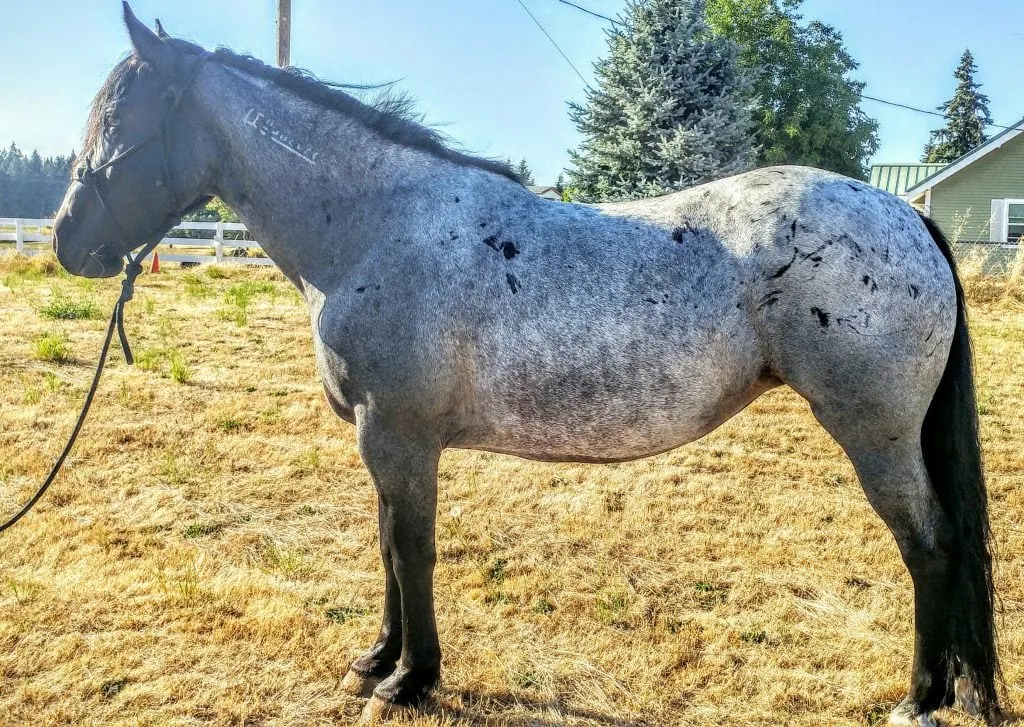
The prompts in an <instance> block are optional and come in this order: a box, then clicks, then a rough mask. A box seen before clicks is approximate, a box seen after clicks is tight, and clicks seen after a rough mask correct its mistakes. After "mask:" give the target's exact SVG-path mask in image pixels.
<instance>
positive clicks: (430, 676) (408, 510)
mask: <svg viewBox="0 0 1024 727" xmlns="http://www.w3.org/2000/svg"><path fill="white" fill-rule="evenodd" d="M357 428H358V437H359V454H360V455H361V456H362V458H363V462H364V463H365V464H366V467H367V469H368V470H369V471H370V476H371V477H372V478H373V482H374V485H375V486H376V488H377V494H378V502H379V512H378V517H379V521H380V539H381V553H382V555H383V558H384V567H385V569H386V570H387V571H388V584H387V591H386V596H385V615H384V624H383V626H382V628H381V637H380V638H379V639H378V643H377V645H376V646H375V647H374V648H373V649H371V650H370V652H369V653H367V654H365V655H364V656H362V657H360V658H359V659H357V660H356V661H355V662H354V663H353V665H352V668H353V670H354V671H355V672H356V674H357V675H359V674H362V675H363V676H364V677H371V676H373V677H383V676H385V674H387V673H388V672H390V674H389V675H388V676H387V677H386V678H384V679H383V681H381V682H380V683H379V684H377V685H376V687H375V688H374V689H373V699H371V701H370V703H369V704H368V705H367V713H368V716H369V717H377V716H380V715H381V714H382V713H386V712H388V711H390V710H392V709H393V708H395V707H409V706H416V705H418V704H420V703H421V702H422V701H423V700H424V699H425V698H426V696H427V695H428V694H429V693H430V691H431V690H432V689H433V688H434V687H435V686H437V684H438V682H439V681H440V678H441V647H440V645H439V643H438V639H437V624H436V622H435V620H434V595H433V578H434V563H435V561H436V551H435V547H434V524H435V520H436V511H437V462H438V459H439V457H440V447H439V446H438V444H437V443H436V442H431V441H429V440H428V438H427V437H420V436H417V435H415V434H413V435H410V434H407V433H403V432H400V431H399V429H398V428H397V427H394V426H390V425H389V424H388V423H387V422H381V421H378V420H377V418H376V417H374V416H373V415H366V416H361V417H359V421H358V423H357ZM395 656H397V657H398V663H397V664H395V663H394V658H395Z"/></svg>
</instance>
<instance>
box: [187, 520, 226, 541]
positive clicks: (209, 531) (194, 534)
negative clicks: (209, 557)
mask: <svg viewBox="0 0 1024 727" xmlns="http://www.w3.org/2000/svg"><path fill="white" fill-rule="evenodd" d="M223 529H224V526H223V525H219V524H217V523H191V524H189V525H187V526H185V529H184V530H183V531H182V533H181V534H182V535H184V536H185V537H186V538H188V539H189V540H194V539H195V538H205V537H206V536H208V535H216V534H217V533H219V532H220V531H221V530H223Z"/></svg>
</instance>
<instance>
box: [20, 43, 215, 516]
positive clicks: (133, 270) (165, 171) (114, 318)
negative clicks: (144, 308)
mask: <svg viewBox="0 0 1024 727" xmlns="http://www.w3.org/2000/svg"><path fill="white" fill-rule="evenodd" d="M211 55H213V54H212V53H210V52H206V53H204V54H203V56H202V57H201V58H200V59H199V60H198V61H197V62H196V64H195V65H194V66H192V68H191V70H190V71H189V72H188V75H187V76H185V80H184V82H183V83H182V84H181V86H180V87H175V86H169V87H168V88H167V90H166V91H164V98H166V97H167V96H168V94H170V95H171V96H172V97H173V98H172V103H171V105H170V107H168V109H167V112H166V113H165V114H164V117H163V118H162V119H161V121H160V127H159V128H158V129H157V130H156V131H154V132H153V133H152V134H150V135H149V136H147V137H146V138H145V139H143V140H142V141H141V142H139V143H138V144H133V145H132V146H130V147H128V148H127V149H125V150H124V151H123V152H121V153H120V154H117V155H115V156H114V157H113V158H112V159H110V160H109V161H107V162H104V163H103V164H101V165H100V166H98V167H96V168H95V169H90V168H89V163H88V161H86V166H85V169H84V170H83V171H82V172H81V173H80V174H77V175H76V176H75V179H74V180H73V181H76V182H78V183H79V184H81V185H82V186H83V187H87V188H89V189H92V190H93V192H95V193H96V199H98V200H99V202H100V207H102V208H103V211H104V212H106V213H107V216H108V217H109V218H110V221H111V222H113V223H114V229H116V230H117V234H118V235H120V237H121V243H123V244H124V245H125V249H126V250H128V251H129V252H128V253H126V254H125V258H126V259H127V265H126V266H125V278H124V281H123V282H122V283H121V296H120V297H119V298H118V299H117V303H115V304H114V312H113V313H112V314H111V316H110V323H109V325H108V326H107V334H106V337H105V338H104V340H103V348H102V349H101V351H100V360H99V363H98V364H97V365H96V373H95V374H93V378H92V384H91V385H90V386H89V391H88V392H87V393H86V395H85V402H84V403H83V405H82V411H81V413H80V414H79V415H78V420H77V421H76V422H75V427H74V429H72V431H71V436H70V437H69V438H68V442H67V444H65V445H64V449H63V450H61V453H60V455H59V456H58V457H57V461H56V462H55V463H54V465H53V467H52V468H51V469H50V473H49V475H47V477H46V479H45V480H44V481H43V484H42V485H40V486H39V489H37V490H36V493H35V494H34V495H33V496H32V498H31V499H30V500H29V501H28V502H27V503H25V505H24V506H23V507H22V508H21V509H20V510H19V511H18V512H17V514H15V515H14V516H13V517H11V518H9V519H8V520H7V521H6V522H4V523H3V524H0V532H3V531H4V530H6V529H7V528H9V527H11V526H12V525H14V523H16V522H18V521H19V520H21V518H23V517H24V516H25V515H26V514H28V511H29V510H31V509H32V508H33V507H34V506H35V504H36V503H37V502H39V500H40V498H42V496H43V493H45V492H46V491H47V489H49V487H50V485H52V484H53V481H54V480H55V479H57V474H58V473H59V472H60V469H61V466H62V465H63V464H64V460H65V459H67V456H68V455H69V454H70V453H71V448H72V447H73V446H74V444H75V440H76V439H78V434H79V432H81V431H82V426H83V425H84V424H85V417H86V415H87V414H88V413H89V408H90V406H92V400H93V398H94V397H95V396H96V389H97V388H98V387H99V383H100V376H102V374H103V366H104V364H105V363H106V361H107V352H108V351H109V350H110V342H111V340H112V339H113V336H114V330H115V329H116V330H117V335H118V338H119V339H120V341H121V348H122V350H123V351H124V358H125V361H126V362H127V363H128V365H129V366H131V365H132V364H133V363H134V359H133V357H132V350H131V347H130V346H129V345H128V336H127V335H125V332H124V306H125V303H127V302H128V301H130V300H131V299H132V296H133V295H134V293H135V278H136V277H138V275H139V273H141V272H142V261H143V260H144V259H145V258H146V256H147V255H149V253H151V252H153V250H154V249H156V246H157V245H159V244H160V239H161V237H162V234H161V232H162V230H163V229H165V228H160V230H158V231H157V233H156V235H155V237H156V239H154V240H151V241H150V242H148V243H146V245H145V247H143V248H142V249H141V250H140V251H139V252H138V254H136V255H135V256H134V257H132V254H131V250H132V248H133V247H134V245H132V244H131V242H130V238H129V237H128V235H126V234H125V231H124V228H123V227H121V224H120V223H119V222H118V221H117V217H115V216H114V212H113V211H112V210H111V209H110V207H108V206H107V203H106V200H104V199H103V192H102V190H101V189H100V186H99V185H98V184H97V183H96V180H98V179H99V178H100V177H98V176H97V175H98V174H99V173H100V172H102V171H103V170H104V169H108V168H110V167H113V166H114V165H115V164H117V163H119V162H122V161H124V160H125V159H126V158H128V157H129V156H131V155H132V154H134V153H135V152H137V151H138V150H139V149H142V148H143V147H144V146H146V145H147V144H149V143H150V142H151V141H153V140H155V139H160V145H161V147H162V148H163V164H162V170H161V178H160V181H159V183H158V184H157V186H159V187H163V188H165V189H166V190H167V192H168V194H169V195H170V197H171V201H172V203H173V205H174V206H173V208H172V209H173V210H175V211H172V212H170V213H169V214H168V216H167V219H166V220H165V222H170V223H171V225H170V226H171V227H174V226H175V225H177V224H178V223H179V222H180V221H181V211H183V210H184V209H185V205H182V204H181V201H180V200H179V199H178V195H177V194H175V192H174V188H173V187H172V186H171V184H170V181H171V175H170V164H169V159H170V154H169V152H168V148H167V136H168V122H169V121H170V116H171V113H172V112H173V111H174V110H175V109H176V108H178V105H179V104H180V103H181V98H182V96H183V95H184V93H185V91H187V90H188V89H189V87H190V86H191V85H192V82H193V81H194V80H195V77H196V75H197V74H198V73H199V70H200V69H201V68H202V67H203V64H204V63H206V61H207V59H209V57H210V56H211Z"/></svg>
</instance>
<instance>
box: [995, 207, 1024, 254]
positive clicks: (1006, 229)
mask: <svg viewBox="0 0 1024 727" xmlns="http://www.w3.org/2000/svg"><path fill="white" fill-rule="evenodd" d="M1011 204H1020V205H1024V199H1004V200H1003V234H1002V236H1001V237H1000V239H1001V240H1002V242H1003V243H1006V242H1009V240H1010V205H1011Z"/></svg>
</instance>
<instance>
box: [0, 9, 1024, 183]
mask: <svg viewBox="0 0 1024 727" xmlns="http://www.w3.org/2000/svg"><path fill="white" fill-rule="evenodd" d="M523 2H524V3H525V4H526V5H527V6H528V7H529V8H530V9H531V10H532V11H533V13H534V14H535V15H536V16H537V18H538V19H539V20H540V21H541V23H543V24H544V25H545V27H546V28H547V30H548V31H549V32H550V33H551V35H552V36H553V37H554V38H555V40H557V41H558V43H559V45H560V46H561V47H562V49H563V50H564V51H565V53H566V55H568V56H569V58H570V59H572V61H573V62H574V64H575V65H576V67H577V68H578V69H579V70H580V71H581V72H582V74H583V75H584V77H586V78H587V79H588V81H590V80H591V79H592V63H593V61H594V60H596V59H597V58H599V57H600V56H601V55H603V54H604V53H605V49H606V44H605V39H604V27H605V24H604V23H603V22H602V21H599V20H596V19H593V18H590V17H589V16H586V15H584V14H582V13H580V12H578V11H576V10H573V9H572V8H569V7H566V6H564V5H562V4H560V3H558V2H557V1H556V0H523ZM578 3H579V4H582V5H585V6H587V7H590V8H592V9H593V10H595V11H598V12H600V13H603V14H606V15H611V16H614V15H616V14H617V13H618V12H619V11H620V10H621V9H622V7H623V5H624V2H622V0H578ZM292 4H293V21H292V22H293V30H292V32H293V36H292V37H293V40H292V62H293V64H295V65H298V66H303V67H306V68H309V69H310V70H312V71H313V72H315V73H316V74H317V75H319V76H321V77H323V78H329V79H333V80H339V81H348V82H375V81H385V80H395V79H398V80H400V81H401V85H402V87H404V88H405V89H407V90H409V91H411V92H412V93H413V94H414V95H415V96H416V97H417V98H418V99H419V102H420V106H421V108H422V111H423V112H424V113H425V114H426V116H427V119H428V121H430V122H431V123H433V124H436V125H439V126H441V128H442V129H443V130H444V131H445V132H446V133H448V134H449V135H451V136H452V137H453V138H455V139H457V140H458V141H459V142H461V144H462V145H463V146H465V147H466V148H468V149H469V150H471V151H474V152H477V153H481V154H486V155H491V156H497V157H512V158H513V159H516V160H518V159H519V158H520V157H524V156H525V157H526V158H527V159H528V160H529V162H530V165H531V166H532V167H533V169H534V171H535V173H536V177H537V181H538V183H554V181H555V178H556V177H557V176H558V172H559V171H560V170H561V169H562V168H564V167H565V166H566V164H567V163H568V155H567V153H566V150H567V149H568V148H570V147H573V146H575V145H576V144H577V143H578V140H579V138H578V136H577V134H576V130H575V128H574V127H573V125H572V123H571V122H570V121H569V118H568V114H567V108H566V102H567V101H569V100H577V101H578V100H582V98H583V90H584V84H583V82H582V81H581V80H580V79H579V77H577V75H576V74H575V72H574V71H573V70H572V69H571V68H570V67H569V65H568V64H567V63H566V62H565V61H564V60H563V59H562V58H561V57H560V56H559V55H558V53H557V52H556V51H555V49H554V48H553V47H552V46H551V45H550V43H549V42H548V40H547V39H546V38H545V37H544V36H543V35H542V34H541V32H540V30H539V29H538V28H537V27H536V25H534V24H533V22H532V21H531V20H530V18H529V17H528V16H527V15H526V13H525V12H524V11H523V9H522V8H521V7H520V6H519V4H518V2H517V1H516V0H359V1H356V0H292ZM971 6H972V9H971V10H970V11H966V10H965V9H964V3H963V2H954V1H953V0H928V1H926V0H856V1H855V2H850V1H849V0H805V3H804V6H803V13H804V15H805V16H806V17H808V18H815V19H820V20H823V21H825V22H827V23H830V24H832V25H834V26H835V27H836V28H838V29H839V30H840V32H841V33H842V34H843V36H844V38H845V40H846V44H847V47H848V48H849V50H850V52H851V53H852V54H853V56H854V57H855V58H856V59H857V60H858V61H859V62H860V63H861V68H860V70H859V71H858V73H857V77H858V78H859V79H860V80H863V81H866V82H867V84H868V87H867V90H866V93H868V94H871V95H874V96H879V97H881V98H886V99H891V100H893V101H898V102H902V103H907V104H910V105H914V106H919V107H924V108H932V107H935V106H937V105H938V104H940V103H941V102H942V101H944V100H945V99H946V98H948V97H949V96H950V94H951V93H952V90H953V83H954V82H953V79H952V72H953V69H954V68H955V66H956V64H957V62H958V60H959V58H960V54H961V53H962V52H963V50H964V48H965V47H970V48H971V50H972V51H973V52H974V54H975V57H976V60H977V63H978V66H979V76H978V77H979V80H980V81H981V82H982V83H983V84H984V91H985V93H987V94H988V95H989V96H990V97H991V100H992V103H991V111H992V116H993V118H994V120H995V121H996V122H998V123H1002V124H1013V123H1016V122H1017V121H1019V120H1020V119H1021V117H1024V101H1022V100H1020V99H1021V90H1022V88H1024V3H1022V2H1019V0H975V1H974V2H973V3H971ZM276 7H277V3H276V0H202V1H199V0H135V2H134V3H133V8H134V9H135V11H136V13H137V14H138V15H139V17H140V18H142V19H144V20H145V21H146V22H152V20H153V18H155V17H159V18H160V19H161V20H162V21H163V22H164V25H165V27H166V28H167V30H168V32H170V33H171V34H173V35H181V36H184V37H188V38H190V39H192V40H194V41H196V42H199V43H201V44H203V45H206V46H207V47H214V46H216V45H227V46H229V47H231V48H234V49H235V50H238V51H245V52H249V53H252V54H253V55H256V56H258V57H260V58H262V59H264V60H265V61H267V62H273V60H274V57H275V55H274V54H275V51H274V38H275V35H274V33H275V30H274V20H275V17H276ZM0 18H2V19H3V23H2V27H3V28H4V33H3V43H2V46H0V53H2V55H0V144H2V145H4V146H6V145H7V144H9V143H10V142H11V141H16V142H17V143H18V144H19V145H20V146H21V147H22V148H25V149H31V148H33V147H36V148H38V149H39V150H40V152H41V153H43V154H44V155H50V154H56V153H66V152H68V151H69V150H70V149H72V148H76V147H77V146H78V145H79V138H80V132H81V129H82V126H83V124H84V121H85V116H86V111H87V109H88V105H89V102H90V100H91V97H92V95H93V94H94V93H95V92H96V90H97V89H98V88H99V86H100V84H101V83H102V81H103V79H104V78H105V76H106V74H107V72H108V71H109V70H110V68H111V67H112V66H113V64H114V63H115V62H116V61H117V59H118V58H119V57H120V56H121V55H122V54H123V53H124V52H126V50H127V49H128V40H127V36H126V35H125V33H124V31H123V29H122V27H121V23H120V2H118V1H117V0H74V1H70V0H29V1H27V2H26V1H25V0H18V1H12V0H0ZM864 108H865V110H866V111H867V112H868V113H869V114H870V115H871V116H873V117H874V118H876V119H878V120H879V122H880V124H881V129H880V137H881V142H882V146H881V148H880V149H879V152H878V154H877V155H876V156H875V161H882V162H890V161H907V160H916V159H917V158H918V157H919V156H920V151H921V147H922V146H923V144H924V143H925V141H926V140H927V138H928V131H929V130H930V129H932V128H935V127H936V125H938V124H940V123H941V120H940V119H937V118H934V117H927V116H924V115H920V114H914V113H911V112H908V111H902V110H899V109H894V108H888V107H885V106H881V105H879V104H876V103H872V102H867V101H865V103H864Z"/></svg>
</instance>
